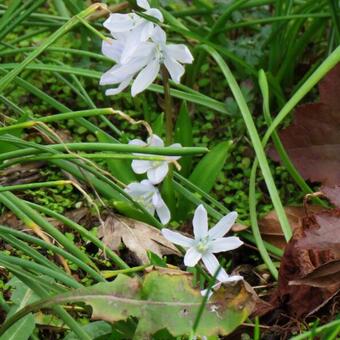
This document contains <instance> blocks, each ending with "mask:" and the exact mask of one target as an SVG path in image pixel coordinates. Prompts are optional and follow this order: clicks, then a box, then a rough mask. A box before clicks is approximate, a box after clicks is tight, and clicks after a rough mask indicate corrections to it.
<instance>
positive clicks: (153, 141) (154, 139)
mask: <svg viewBox="0 0 340 340" xmlns="http://www.w3.org/2000/svg"><path fill="white" fill-rule="evenodd" d="M147 143H148V145H150V146H164V142H163V141H162V139H161V138H160V137H158V136H157V135H155V134H153V135H152V136H150V137H149V138H148V139H147Z"/></svg>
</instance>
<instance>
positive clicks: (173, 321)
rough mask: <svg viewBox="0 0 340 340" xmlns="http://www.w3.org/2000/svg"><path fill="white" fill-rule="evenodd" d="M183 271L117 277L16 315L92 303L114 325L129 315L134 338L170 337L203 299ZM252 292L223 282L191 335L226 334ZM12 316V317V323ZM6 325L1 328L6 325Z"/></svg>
mask: <svg viewBox="0 0 340 340" xmlns="http://www.w3.org/2000/svg"><path fill="white" fill-rule="evenodd" d="M192 280H193V277H192V275H191V274H189V273H187V272H182V271H179V270H175V269H167V268H159V269H158V270H154V271H151V272H149V273H147V274H146V275H145V277H144V279H143V280H142V279H140V278H138V277H134V278H132V277H129V276H126V275H123V274H120V275H118V277H117V279H116V280H114V281H113V282H106V283H99V284H96V285H94V286H92V287H86V288H79V289H75V290H73V291H72V292H70V293H67V294H61V295H58V296H55V297H52V298H48V299H46V300H43V301H42V302H40V303H39V302H38V303H36V304H34V305H31V306H30V307H29V308H27V309H26V310H25V311H24V312H23V313H19V314H18V315H16V316H14V318H13V320H15V318H17V317H20V316H23V315H25V313H30V312H32V311H33V310H37V309H39V308H46V307H49V306H51V305H54V304H61V303H68V302H77V301H79V302H82V303H86V304H89V305H90V306H91V307H92V318H93V319H96V320H105V321H108V322H111V323H115V322H117V321H121V320H127V319H128V318H130V317H135V318H137V319H138V324H137V329H136V333H135V336H134V339H146V338H149V336H150V335H151V334H154V333H156V332H157V331H159V330H162V329H167V330H168V331H169V332H170V334H172V335H173V336H181V335H189V334H190V333H191V331H192V327H193V324H194V321H195V319H196V316H197V313H198V311H199V310H200V309H201V305H202V301H203V297H202V295H201V292H200V290H199V289H198V288H193V286H192ZM254 306H255V298H254V293H253V292H252V291H251V290H250V289H249V288H248V287H247V286H246V283H245V282H243V281H239V282H237V283H235V284H233V285H231V284H229V285H223V286H222V287H221V288H220V289H219V290H218V291H217V292H216V293H214V295H213V296H212V297H211V298H210V300H209V301H208V302H207V303H206V304H205V306H204V307H203V313H202V317H201V319H200V323H199V324H198V327H197V332H196V335H199V336H203V335H206V336H210V335H217V334H220V335H228V334H230V333H231V332H232V331H233V330H235V329H236V328H237V327H238V326H239V325H240V324H241V323H242V322H243V321H244V320H245V319H246V318H247V317H248V315H249V314H250V313H251V312H252V310H253V308H254ZM13 320H12V321H13ZM10 324H11V323H10V322H8V323H7V324H5V325H4V326H3V329H6V327H8V326H9V325H10Z"/></svg>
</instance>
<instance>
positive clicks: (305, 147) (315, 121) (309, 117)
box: [269, 64, 340, 186]
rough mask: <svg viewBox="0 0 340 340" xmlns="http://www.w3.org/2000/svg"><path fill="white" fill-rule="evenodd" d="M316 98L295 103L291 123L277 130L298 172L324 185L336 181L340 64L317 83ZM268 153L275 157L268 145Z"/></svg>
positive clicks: (339, 154)
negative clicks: (311, 100) (318, 96)
mask: <svg viewBox="0 0 340 340" xmlns="http://www.w3.org/2000/svg"><path fill="white" fill-rule="evenodd" d="M319 92H320V101H319V102H318V103H313V104H306V105H301V106H299V107H298V108H297V109H296V110H295V112H294V120H293V123H292V124H291V125H290V126H289V127H288V128H286V129H284V130H283V131H281V132H280V138H281V140H282V143H283V145H284V147H285V149H286V151H287V153H288V155H289V157H290V159H291V160H292V161H293V163H294V165H295V166H296V168H297V169H298V170H299V172H300V174H301V175H302V176H303V177H304V178H305V179H308V180H311V181H312V182H321V183H322V184H324V185H327V186H333V185H339V184H340V171H339V169H340V101H339V96H340V64H338V65H337V66H336V67H335V68H334V69H333V70H332V71H330V72H329V73H328V74H327V75H326V77H325V78H324V79H323V80H322V81H321V82H320V85H319ZM269 154H270V156H271V157H273V158H274V159H275V160H279V157H278V155H277V153H276V152H275V151H274V150H273V149H271V150H270V152H269Z"/></svg>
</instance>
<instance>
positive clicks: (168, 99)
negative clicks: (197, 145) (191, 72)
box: [162, 65, 174, 145]
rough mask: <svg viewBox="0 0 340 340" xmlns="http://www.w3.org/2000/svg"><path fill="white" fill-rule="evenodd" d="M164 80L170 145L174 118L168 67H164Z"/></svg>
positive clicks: (168, 142) (166, 123)
mask: <svg viewBox="0 0 340 340" xmlns="http://www.w3.org/2000/svg"><path fill="white" fill-rule="evenodd" d="M162 78H163V89H164V113H165V130H166V135H165V144H166V145H170V144H171V143H172V141H173V130H174V121H173V120H174V116H173V109H172V98H171V95H170V83H169V72H168V70H167V69H166V67H165V66H164V65H163V66H162Z"/></svg>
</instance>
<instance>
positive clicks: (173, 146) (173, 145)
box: [167, 143, 183, 161]
mask: <svg viewBox="0 0 340 340" xmlns="http://www.w3.org/2000/svg"><path fill="white" fill-rule="evenodd" d="M182 147H183V146H182V144H180V143H174V144H171V145H169V148H176V149H180V148H182ZM167 158H169V159H171V160H174V161H177V160H178V159H180V158H182V156H168V157H167Z"/></svg>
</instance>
